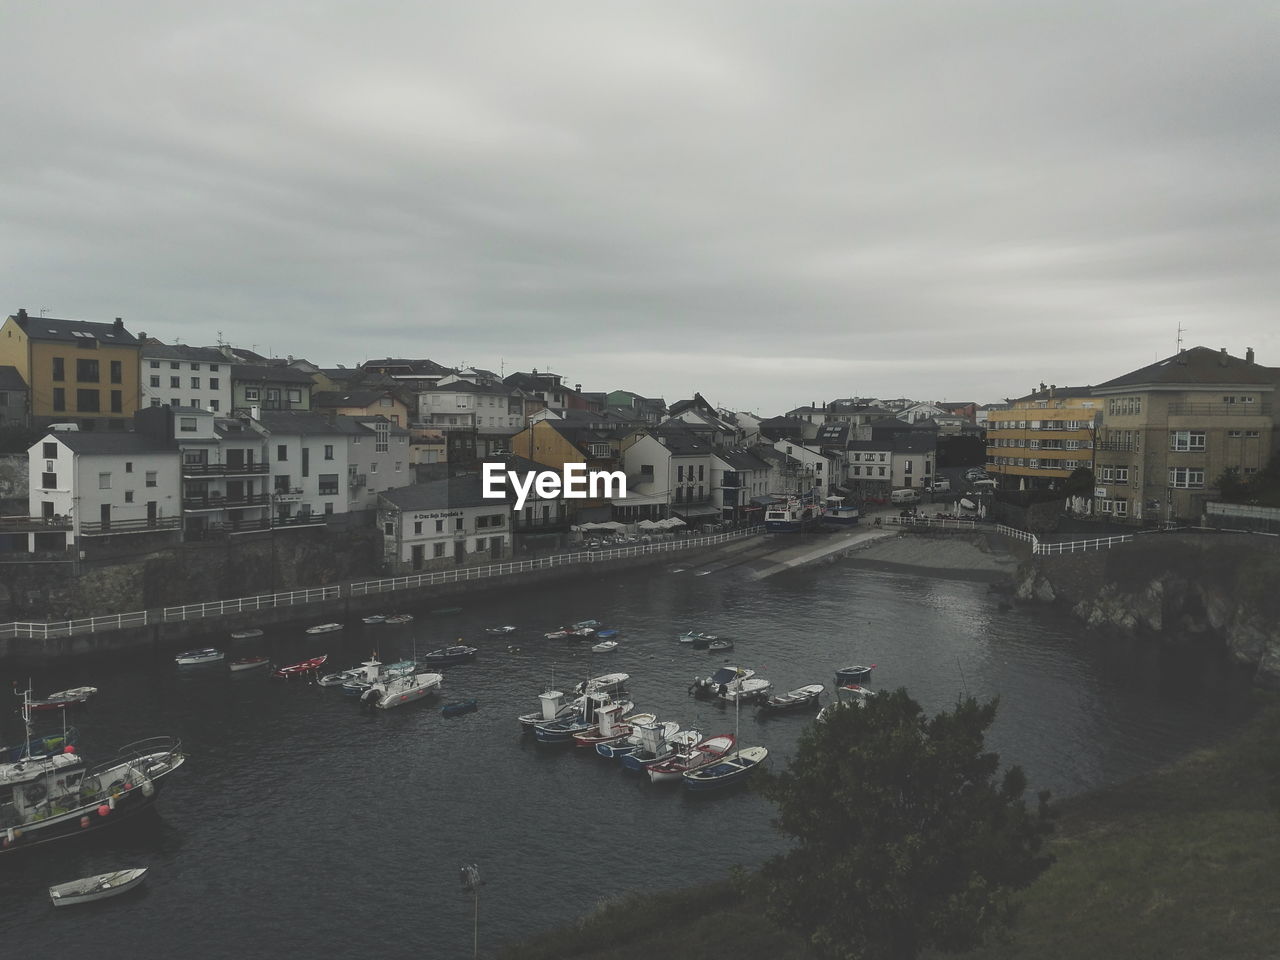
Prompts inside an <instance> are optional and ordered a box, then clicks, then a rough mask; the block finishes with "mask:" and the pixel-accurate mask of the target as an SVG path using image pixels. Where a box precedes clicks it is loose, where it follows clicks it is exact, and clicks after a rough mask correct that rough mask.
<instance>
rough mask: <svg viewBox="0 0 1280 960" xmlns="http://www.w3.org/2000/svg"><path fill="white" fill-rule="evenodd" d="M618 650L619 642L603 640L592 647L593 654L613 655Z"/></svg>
mask: <svg viewBox="0 0 1280 960" xmlns="http://www.w3.org/2000/svg"><path fill="white" fill-rule="evenodd" d="M617 649H618V641H617V640H602V641H601V642H600V643H593V644H592V645H591V652H592V653H612V652H613V651H614V650H617Z"/></svg>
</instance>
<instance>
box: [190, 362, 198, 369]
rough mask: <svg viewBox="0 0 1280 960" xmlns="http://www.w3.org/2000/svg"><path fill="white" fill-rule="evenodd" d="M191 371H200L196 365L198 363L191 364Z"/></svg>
mask: <svg viewBox="0 0 1280 960" xmlns="http://www.w3.org/2000/svg"><path fill="white" fill-rule="evenodd" d="M191 369H192V370H199V369H200V364H198V363H193V364H192V365H191Z"/></svg>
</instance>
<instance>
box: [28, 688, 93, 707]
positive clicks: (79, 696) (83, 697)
mask: <svg viewBox="0 0 1280 960" xmlns="http://www.w3.org/2000/svg"><path fill="white" fill-rule="evenodd" d="M97 692H98V688H97V687H72V688H71V689H70V690H59V691H58V692H57V693H51V694H49V695H48V696H47V697H42V698H41V699H39V700H31V701H30V702H29V704H28V706H29V708H30V709H31V710H37V711H39V710H65V709H66V708H67V707H75V706H79V705H80V704H82V703H87V702H88V701H89V698H90V697H92V696H93V695H94V694H95V693H97Z"/></svg>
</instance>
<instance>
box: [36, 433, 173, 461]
mask: <svg viewBox="0 0 1280 960" xmlns="http://www.w3.org/2000/svg"><path fill="white" fill-rule="evenodd" d="M44 439H45V440H50V439H53V440H61V441H62V442H63V443H65V444H66V445H67V447H68V448H70V449H71V450H74V451H75V452H76V453H82V454H88V455H90V456H94V455H101V454H108V453H166V452H174V451H176V450H177V449H178V447H177V445H176V444H175V443H173V442H172V441H170V440H159V439H157V438H155V437H152V436H150V435H149V434H145V433H113V432H99V431H96V430H88V431H85V430H55V431H51V432H50V433H49V434H47V435H46V436H45V437H44Z"/></svg>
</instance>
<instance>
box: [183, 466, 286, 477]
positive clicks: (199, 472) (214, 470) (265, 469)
mask: <svg viewBox="0 0 1280 960" xmlns="http://www.w3.org/2000/svg"><path fill="white" fill-rule="evenodd" d="M270 472H271V464H269V463H242V464H240V465H239V466H235V465H233V464H229V463H184V464H183V465H182V475H183V476H184V477H226V476H232V477H235V476H245V477H248V476H254V475H257V474H262V473H270Z"/></svg>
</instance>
